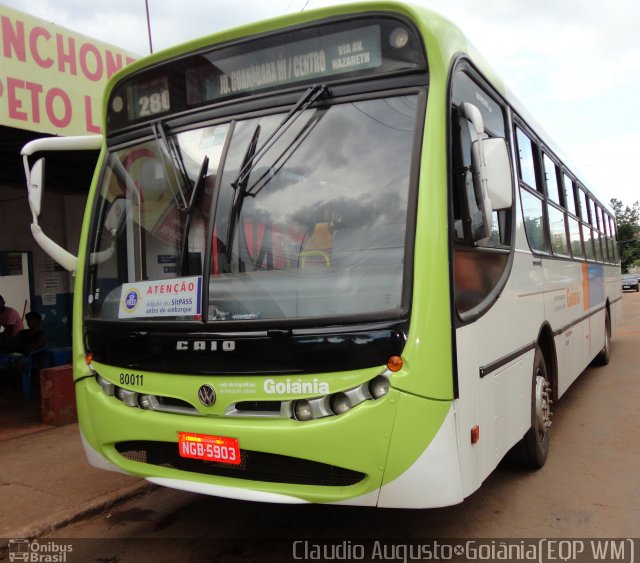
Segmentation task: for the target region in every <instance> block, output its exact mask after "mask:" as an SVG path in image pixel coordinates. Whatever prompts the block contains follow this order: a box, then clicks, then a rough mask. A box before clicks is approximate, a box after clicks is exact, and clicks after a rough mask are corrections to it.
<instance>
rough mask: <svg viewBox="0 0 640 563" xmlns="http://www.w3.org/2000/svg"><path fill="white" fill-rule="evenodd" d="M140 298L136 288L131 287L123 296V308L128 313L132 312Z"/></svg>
mask: <svg viewBox="0 0 640 563" xmlns="http://www.w3.org/2000/svg"><path fill="white" fill-rule="evenodd" d="M139 300H140V294H139V293H138V290H137V289H132V290H131V291H129V293H127V296H126V297H125V298H124V308H125V309H126V311H127V312H128V313H132V312H133V311H135V310H136V307H137V306H138V302H139Z"/></svg>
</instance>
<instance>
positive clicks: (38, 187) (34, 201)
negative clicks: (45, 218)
mask: <svg viewBox="0 0 640 563" xmlns="http://www.w3.org/2000/svg"><path fill="white" fill-rule="evenodd" d="M43 190H44V158H39V159H38V160H37V161H36V163H35V164H34V165H33V167H32V168H31V171H30V172H29V183H28V185H27V191H28V194H29V207H30V208H31V214H32V215H33V216H34V217H39V216H40V207H41V205H42V191H43Z"/></svg>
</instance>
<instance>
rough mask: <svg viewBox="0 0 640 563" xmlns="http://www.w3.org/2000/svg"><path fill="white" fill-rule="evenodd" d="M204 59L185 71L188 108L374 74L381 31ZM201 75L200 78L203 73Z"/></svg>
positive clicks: (334, 35) (348, 33) (379, 60)
mask: <svg viewBox="0 0 640 563" xmlns="http://www.w3.org/2000/svg"><path fill="white" fill-rule="evenodd" d="M215 55H216V54H215V53H212V54H211V55H210V56H207V57H206V58H207V59H209V62H210V64H209V65H207V67H208V69H210V70H209V72H208V73H206V74H205V72H206V71H205V69H204V68H203V66H202V65H198V66H196V67H194V68H191V69H189V70H188V71H187V104H188V105H194V104H199V103H202V102H205V101H211V100H215V99H217V98H223V97H227V96H232V95H237V94H244V93H248V92H253V91H256V90H260V89H264V88H270V87H273V86H280V85H283V84H287V83H291V82H299V81H302V80H310V79H321V78H324V77H329V76H334V75H338V74H343V73H347V72H352V71H358V70H363V69H371V68H376V67H378V66H380V65H381V63H382V53H381V49H380V26H379V25H370V26H367V27H361V28H357V29H351V30H348V31H342V32H338V33H332V34H328V35H320V36H317V37H313V38H311V39H304V40H301V41H294V42H291V43H284V44H280V45H277V46H275V47H268V48H266V49H261V50H256V51H252V52H249V53H243V54H242V55H238V56H235V57H229V58H226V59H216V58H215ZM203 71H205V72H203Z"/></svg>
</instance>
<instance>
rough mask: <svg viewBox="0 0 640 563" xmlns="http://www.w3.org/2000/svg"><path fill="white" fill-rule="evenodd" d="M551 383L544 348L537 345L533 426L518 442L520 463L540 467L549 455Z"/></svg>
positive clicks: (532, 393) (532, 409) (532, 404)
mask: <svg viewBox="0 0 640 563" xmlns="http://www.w3.org/2000/svg"><path fill="white" fill-rule="evenodd" d="M552 402H553V401H552V400H551V384H550V383H549V374H548V372H547V364H546V362H545V360H544V354H543V353H542V350H541V349H540V348H539V347H538V346H536V353H535V356H534V359H533V378H532V386H531V428H529V430H528V431H527V433H526V434H525V435H524V436H523V437H522V440H521V441H520V443H519V444H518V449H517V457H518V461H519V462H520V465H522V466H524V467H528V468H532V469H539V468H540V467H542V466H543V465H544V464H545V462H546V461H547V457H548V455H549V427H550V426H551V417H552V416H553V413H552V412H551V403H552Z"/></svg>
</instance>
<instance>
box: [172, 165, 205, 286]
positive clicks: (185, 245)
mask: <svg viewBox="0 0 640 563" xmlns="http://www.w3.org/2000/svg"><path fill="white" fill-rule="evenodd" d="M208 170H209V157H208V156H205V157H204V159H202V164H201V165H200V172H199V173H198V178H197V180H196V183H195V184H194V185H193V189H192V190H191V199H190V200H189V203H188V204H187V208H186V210H185V211H186V214H187V217H186V219H185V224H184V235H183V237H182V250H181V251H180V262H179V264H180V274H181V275H185V270H187V267H188V261H189V231H190V230H191V220H192V217H193V206H194V204H195V202H196V201H197V199H198V195H199V193H200V191H201V190H202V187H203V186H204V180H205V178H206V177H207V172H208ZM186 273H187V274H189V273H190V272H186Z"/></svg>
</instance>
